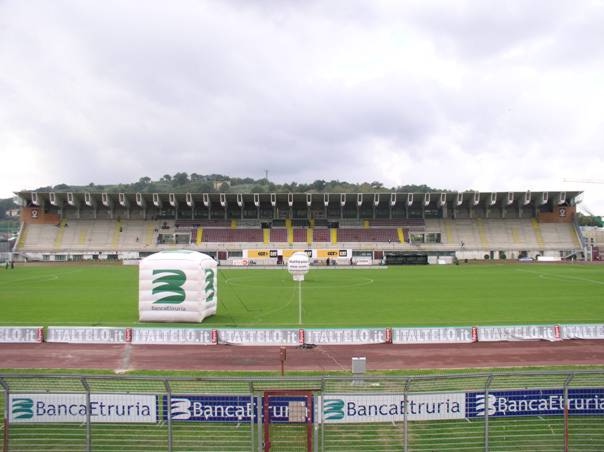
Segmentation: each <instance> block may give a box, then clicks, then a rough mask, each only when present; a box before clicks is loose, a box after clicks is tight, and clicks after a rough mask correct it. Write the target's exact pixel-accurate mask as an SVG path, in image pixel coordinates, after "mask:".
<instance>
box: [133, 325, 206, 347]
mask: <svg viewBox="0 0 604 452" xmlns="http://www.w3.org/2000/svg"><path fill="white" fill-rule="evenodd" d="M132 343H133V344H137V345H140V344H161V345H167V344H175V345H212V344H215V343H216V330H211V329H201V328H132Z"/></svg>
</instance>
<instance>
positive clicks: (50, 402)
mask: <svg viewBox="0 0 604 452" xmlns="http://www.w3.org/2000/svg"><path fill="white" fill-rule="evenodd" d="M8 403H9V408H8V409H9V412H8V419H9V422H11V423H15V424H16V423H20V424H33V423H47V422H80V423H81V422H86V418H87V415H88V413H90V421H91V422H93V423H107V422H111V423H114V422H116V423H153V424H154V423H156V422H157V396H155V395H142V394H91V395H90V407H88V405H87V404H86V394H56V393H53V394H13V393H11V394H10V396H9V401H8Z"/></svg>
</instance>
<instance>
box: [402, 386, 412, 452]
mask: <svg viewBox="0 0 604 452" xmlns="http://www.w3.org/2000/svg"><path fill="white" fill-rule="evenodd" d="M410 385H411V378H407V380H406V381H405V387H404V388H403V398H404V399H403V400H404V402H403V406H404V407H405V408H404V410H403V451H404V452H407V451H408V450H409V440H408V439H407V438H408V437H409V435H408V429H407V428H408V420H409V419H408V418H407V414H408V412H409V386H410Z"/></svg>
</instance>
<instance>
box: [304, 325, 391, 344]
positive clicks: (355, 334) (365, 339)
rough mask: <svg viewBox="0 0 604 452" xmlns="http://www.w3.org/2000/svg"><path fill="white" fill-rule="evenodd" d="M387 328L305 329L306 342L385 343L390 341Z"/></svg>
mask: <svg viewBox="0 0 604 452" xmlns="http://www.w3.org/2000/svg"><path fill="white" fill-rule="evenodd" d="M389 339H390V338H389V331H388V330H387V329H386V328H338V329H328V328H321V329H305V330H304V343H305V344H314V345H350V344H353V345H354V344H384V343H386V342H389Z"/></svg>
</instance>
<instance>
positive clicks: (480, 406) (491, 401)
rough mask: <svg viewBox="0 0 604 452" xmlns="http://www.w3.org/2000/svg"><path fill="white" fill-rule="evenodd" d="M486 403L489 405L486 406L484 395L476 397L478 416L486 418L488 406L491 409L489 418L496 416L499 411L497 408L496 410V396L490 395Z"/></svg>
mask: <svg viewBox="0 0 604 452" xmlns="http://www.w3.org/2000/svg"><path fill="white" fill-rule="evenodd" d="M486 401H487V402H488V405H487V404H485V397H484V394H478V395H477V396H476V416H484V413H485V411H486V406H488V407H489V413H488V415H489V416H492V415H494V414H495V412H496V411H497V408H495V401H496V399H495V396H494V395H493V394H489V396H488V397H487V398H486Z"/></svg>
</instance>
